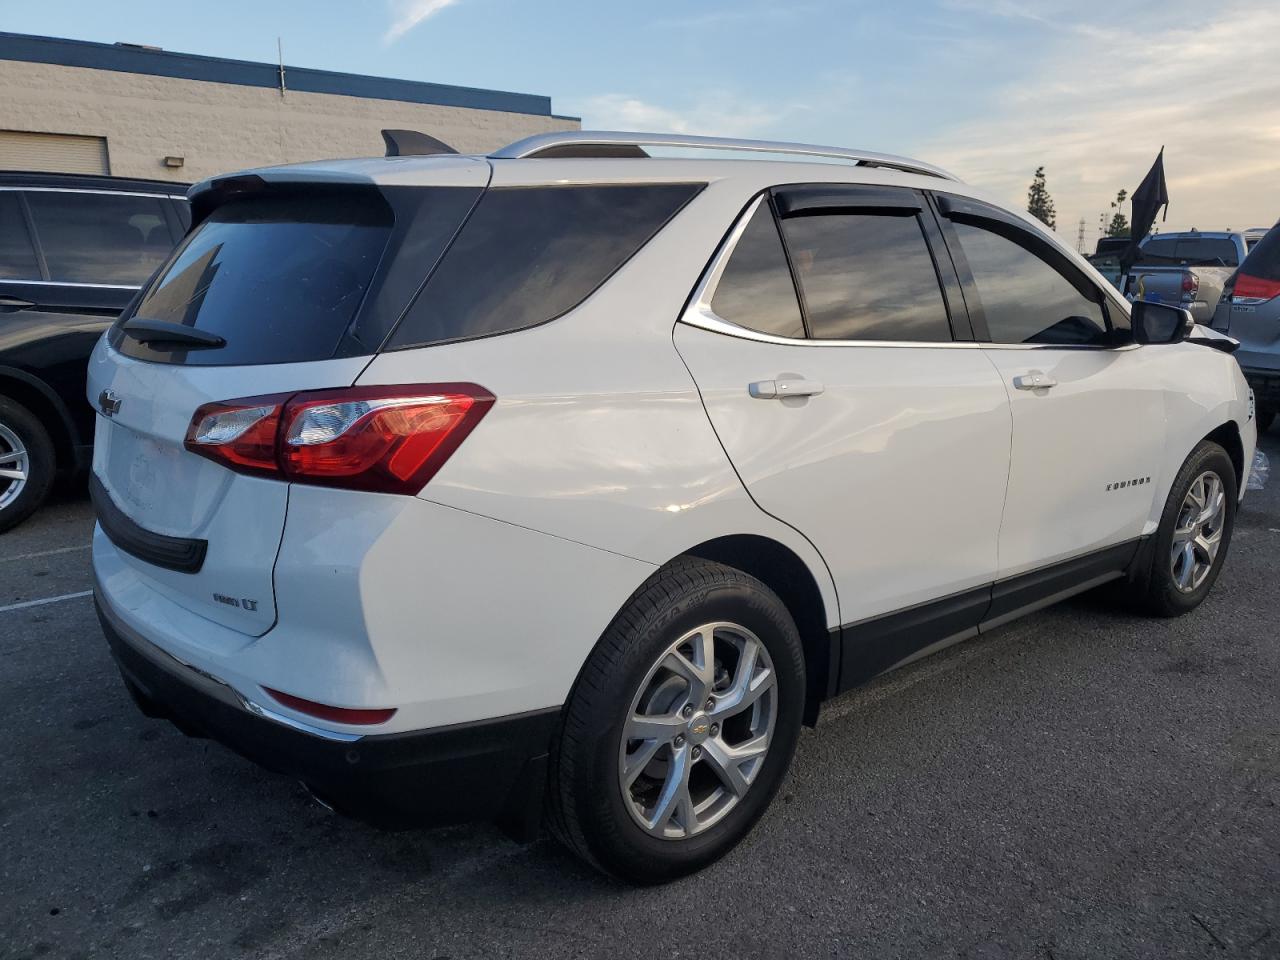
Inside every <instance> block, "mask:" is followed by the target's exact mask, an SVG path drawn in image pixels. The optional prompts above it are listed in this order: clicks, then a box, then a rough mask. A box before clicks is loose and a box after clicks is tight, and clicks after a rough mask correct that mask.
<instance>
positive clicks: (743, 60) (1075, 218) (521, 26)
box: [0, 0, 1280, 249]
mask: <svg viewBox="0 0 1280 960" xmlns="http://www.w3.org/2000/svg"><path fill="white" fill-rule="evenodd" d="M0 29H4V30H8V31H13V32H18V33H36V34H43V35H47V36H61V37H73V38H77V39H83V40H98V41H105V42H114V41H127V42H132V43H147V44H154V45H157V46H161V47H164V48H165V49H167V50H176V51H181V52H186V53H200V54H207V55H211V56H224V57H234V58H238V59H244V60H267V61H274V60H275V58H276V38H277V36H279V37H281V38H282V41H283V47H284V58H285V63H286V65H293V66H302V67H316V68H320V69H328V70H341V71H348V72H352V73H367V74H373V75H378V76H390V77H399V78H405V79H411V80H428V81H433V82H437V83H451V84H459V85H463V86H474V87H487V88H493V89H499V90H514V91H519V92H524V93H538V94H544V95H549V96H550V97H551V98H552V108H553V110H554V112H555V113H558V114H568V115H573V116H581V117H582V120H583V126H584V128H594V129H615V130H616V129H622V130H643V131H651V132H671V131H674V132H684V133H697V134H708V135H725V136H746V137H756V138H766V139H785V140H800V141H806V142H810V143H824V144H834V145H839V146H847V147H860V148H864V149H869V150H877V151H882V152H887V153H900V154H906V155H909V156H914V157H918V158H920V159H922V160H927V161H929V162H931V163H935V164H938V165H940V166H943V167H945V168H947V169H949V170H951V171H952V172H954V173H956V174H957V175H959V176H960V177H961V178H962V179H964V180H966V181H968V182H970V183H973V184H975V185H978V186H980V187H982V188H984V189H986V190H987V191H989V192H990V193H991V194H993V195H994V196H995V197H997V198H998V199H1000V200H1003V201H1004V202H1006V203H1009V204H1016V205H1019V206H1025V204H1026V192H1027V187H1028V186H1029V185H1030V182H1031V178H1032V175H1033V173H1034V171H1035V169H1036V167H1038V166H1041V165H1043V166H1044V167H1045V172H1046V176H1047V181H1048V187H1049V192H1050V194H1051V196H1052V197H1053V200H1054V202H1055V205H1056V208H1057V230H1058V233H1059V235H1060V236H1062V237H1063V239H1064V240H1066V241H1067V242H1068V243H1071V244H1073V245H1074V244H1075V243H1076V240H1077V235H1078V230H1079V223H1080V220H1081V218H1083V219H1084V221H1085V240H1086V246H1087V247H1088V248H1089V249H1091V248H1092V244H1093V241H1094V239H1095V238H1096V237H1097V236H1098V232H1099V231H1098V224H1099V216H1100V214H1102V213H1103V212H1104V211H1105V212H1106V213H1107V214H1108V216H1109V214H1110V210H1109V205H1110V203H1111V201H1112V200H1113V199H1114V198H1115V195H1116V192H1117V191H1118V190H1119V189H1121V188H1125V189H1127V190H1132V189H1133V188H1134V187H1135V186H1136V185H1137V184H1138V182H1139V181H1140V180H1141V179H1142V177H1143V175H1144V174H1145V173H1146V171H1147V169H1148V168H1149V167H1150V165H1151V162H1152V161H1153V160H1154V158H1155V156H1156V153H1157V151H1158V150H1159V149H1160V147H1161V146H1162V145H1163V146H1164V148H1165V170H1166V175H1167V177H1168V183H1169V196H1170V201H1171V202H1170V206H1169V213H1168V220H1167V222H1165V223H1163V224H1160V225H1159V226H1160V229H1162V230H1166V231H1168V230H1176V229H1188V228H1191V227H1198V228H1200V229H1203V230H1211V229H1223V228H1227V227H1234V228H1243V227H1250V226H1262V225H1269V224H1271V223H1274V222H1275V221H1276V220H1277V218H1280V70H1277V63H1280V3H1278V2H1276V0H1217V2H1215V3H1212V4H1206V3H1204V2H1203V0H1197V2H1196V3H1190V2H1185V0H1160V2H1147V0H1142V2H1138V0H1022V2H1019V0H919V2H915V0H897V2H893V0H814V2H807V0H795V2H777V0H772V2H767V0H685V2H683V3H681V2H675V0H648V2H644V3H634V2H632V3H608V2H600V0H562V2H537V0H524V2H521V0H364V2H361V3H352V2H349V0H348V2H341V0H317V2H310V3H303V2H300V0H291V2H285V0H255V2H249V0H220V2H218V3H216V4H213V3H210V2H208V0H205V2H202V3H199V4H197V3H190V2H186V0H167V2H164V3H160V2H154V0H131V2H130V3H128V4H107V3H102V2H101V0H93V2H88V0H64V2H59V0H44V2H42V3H39V4H33V3H29V2H19V0H0ZM1125 207H1126V211H1125V212H1126V214H1127V213H1128V209H1127V207H1128V204H1127V203H1126V204H1125Z"/></svg>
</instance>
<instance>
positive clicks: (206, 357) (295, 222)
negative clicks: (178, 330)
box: [113, 191, 393, 365]
mask: <svg viewBox="0 0 1280 960" xmlns="http://www.w3.org/2000/svg"><path fill="white" fill-rule="evenodd" d="M392 222H393V216H392V213H391V208H390V207H389V206H387V204H386V202H385V201H384V200H382V199H381V197H379V196H377V195H376V194H374V193H372V192H367V191H358V192H356V191H334V192H330V193H316V192H311V193H309V194H308V195H305V196H304V195H301V194H283V195H275V196H265V197H255V198H253V199H243V200H234V201H231V202H228V203H226V204H224V205H223V206H220V207H218V208H217V209H215V210H214V211H213V213H212V214H210V215H209V217H208V218H207V219H206V220H205V221H204V222H202V223H201V224H200V225H199V226H198V227H197V228H196V229H195V231H194V232H192V233H191V234H190V235H189V236H188V238H187V240H186V242H185V243H184V244H183V246H182V247H181V248H180V249H179V252H178V254H177V255H176V256H175V257H174V259H173V260H172V262H171V263H170V264H169V265H168V267H167V268H166V270H165V272H164V274H163V275H162V276H160V277H159V278H158V279H157V281H156V282H155V283H154V284H152V285H151V288H150V289H149V290H148V291H147V293H146V296H145V297H143V299H142V302H141V303H139V304H138V308H137V310H136V311H135V314H134V315H135V316H138V317H145V318H147V319H151V320H168V321H172V322H174V323H181V324H184V325H186V326H189V327H198V328H199V329H200V330H203V331H205V332H207V333H213V334H217V335H218V336H220V337H222V338H224V339H225V340H226V345H225V346H223V347H221V348H218V349H215V350H190V351H179V352H178V353H176V354H173V355H161V356H157V355H156V352H155V351H153V350H152V349H151V348H150V347H147V346H145V345H142V344H139V343H137V342H136V341H135V340H133V339H131V338H130V337H127V336H119V337H117V338H115V339H114V340H113V343H114V344H115V345H116V347H117V348H118V349H120V350H121V351H122V352H124V353H125V354H128V355H130V356H137V357H141V358H143V359H152V360H155V359H166V360H170V361H176V362H179V363H185V364H189V365H192V364H198V365H214V364H218V365H222V364H249V363H289V362H295V361H301V360H322V359H327V358H329V357H332V356H333V355H334V354H335V352H336V351H337V348H338V344H339V343H340V342H341V340H342V338H343V335H344V334H345V333H346V331H347V328H348V327H349V326H350V324H351V322H352V319H353V318H354V316H355V314H356V311H357V309H359V307H360V304H361V301H362V300H363V298H364V294H365V291H366V290H367V289H368V287H369V283H370V281H371V279H372V278H373V275H374V271H375V270H376V269H377V267H378V263H379V260H380V259H381V257H382V251H383V249H384V248H385V247H386V245H387V239H388V237H389V235H390V232H391V226H392Z"/></svg>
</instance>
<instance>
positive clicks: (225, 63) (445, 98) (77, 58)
mask: <svg viewBox="0 0 1280 960" xmlns="http://www.w3.org/2000/svg"><path fill="white" fill-rule="evenodd" d="M0 60H17V61H21V62H25V63H47V64H54V65H57V66H64V67H84V68H86V69H90V70H111V71H113V72H116V73H137V74H142V75H144V76H153V77H169V78H172V79H177V80H203V81H206V82H210V83H230V84H237V85H239V86H246V87H270V88H273V89H274V88H278V87H279V86H280V66H279V64H275V63H259V62H256V61H252V60H229V59H226V58H224V57H207V56H203V55H201V54H195V53H176V52H172V51H168V50H158V49H155V50H153V49H150V48H147V47H142V46H134V45H131V44H116V43H98V42H96V41H93V40H68V39H64V38H61V37H42V36H37V35H34V34H25V33H6V32H4V31H0ZM284 81H285V88H286V89H287V90H295V91H298V92H300V93H327V94H333V95H336V96H346V97H361V98H365V99H370V100H398V101H402V102H404V103H423V104H430V105H433V106H441V107H461V108H465V109H471V110H497V111H501V112H503V113H523V114H530V115H533V116H540V117H551V118H553V119H565V120H570V119H575V118H572V117H558V116H556V115H555V114H553V113H552V112H551V98H550V97H545V96H540V95H538V94H532V93H511V92H508V91H504V90H485V89H482V88H479V87H457V86H451V85H449V84H443V83H429V82H426V81H422V80H396V79H393V78H391V77H371V76H366V75H363V74H357V73H339V72H336V71H332V70H315V69H312V68H310V67H291V66H289V65H288V64H287V63H286V64H285V65H284Z"/></svg>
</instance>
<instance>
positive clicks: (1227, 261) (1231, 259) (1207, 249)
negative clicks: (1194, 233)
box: [1138, 237, 1240, 267]
mask: <svg viewBox="0 0 1280 960" xmlns="http://www.w3.org/2000/svg"><path fill="white" fill-rule="evenodd" d="M1239 259H1240V253H1239V251H1238V250H1237V249H1236V244H1235V241H1234V240H1228V239H1227V238H1226V237H1152V238H1151V239H1150V240H1148V241H1147V242H1146V243H1144V244H1143V245H1142V248H1141V252H1140V253H1139V255H1138V266H1143V267H1162V266H1170V267H1176V266H1179V265H1181V264H1184V263H1185V264H1186V265H1187V266H1189V267H1234V266H1236V264H1237V263H1238V262H1239Z"/></svg>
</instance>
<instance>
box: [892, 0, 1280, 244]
mask: <svg viewBox="0 0 1280 960" xmlns="http://www.w3.org/2000/svg"><path fill="white" fill-rule="evenodd" d="M947 5H948V6H949V7H950V8H952V9H954V10H957V11H959V10H964V11H965V14H966V17H967V18H969V19H970V20H972V18H974V17H978V18H979V21H978V23H977V27H978V29H980V30H981V29H988V30H989V29H990V26H991V23H990V21H989V20H988V21H986V23H983V22H982V21H981V19H980V18H981V15H982V14H985V15H986V16H988V17H996V18H1001V19H1005V20H1008V21H1012V22H1015V23H1016V24H1017V26H1018V29H1027V30H1032V31H1035V32H1036V34H1037V36H1036V38H1035V44H1034V48H1035V49H1034V57H1033V58H1028V60H1027V61H1026V67H1025V69H1022V70H1019V76H1018V77H1017V79H1016V80H1015V81H1014V82H1012V83H1010V84H1009V85H1007V86H1006V87H1004V88H1002V89H1001V90H999V91H998V93H997V95H996V98H995V101H994V103H993V104H991V105H990V106H989V107H988V108H987V109H985V111H984V114H985V115H982V116H978V117H977V118H975V119H970V120H966V121H962V122H960V123H956V124H952V125H949V126H948V127H945V128H942V129H940V130H938V131H937V132H936V133H935V134H934V135H932V136H930V137H929V138H928V139H927V140H925V141H923V142H921V143H919V144H918V145H917V152H918V153H919V154H920V155H922V156H925V157H927V158H928V159H930V160H933V161H935V162H937V163H939V164H941V165H943V166H945V167H948V168H949V169H952V170H954V171H955V172H956V173H957V174H959V175H960V176H962V177H964V178H965V179H967V180H969V181H970V182H972V183H974V184H976V185H979V186H982V187H985V188H987V189H988V190H989V191H990V192H991V193H993V194H994V195H996V196H997V197H999V198H1000V199H1002V200H1004V201H1005V202H1008V203H1016V204H1018V205H1019V206H1021V205H1023V204H1025V201H1026V191H1027V186H1028V185H1029V184H1030V182H1031V175H1032V172H1033V171H1034V170H1035V168H1036V167H1037V166H1039V165H1040V164H1044V165H1045V167H1046V172H1047V174H1048V183H1049V190H1050V193H1051V194H1052V195H1053V198H1054V202H1055V204H1056V205H1057V209H1058V230H1059V233H1061V234H1062V235H1063V236H1064V237H1067V238H1068V239H1069V240H1070V241H1074V240H1075V237H1076V231H1077V228H1078V223H1079V220H1080V218H1081V217H1083V218H1084V220H1085V227H1086V242H1087V243H1090V245H1091V241H1092V239H1093V237H1094V236H1096V234H1097V224H1098V214H1099V213H1100V212H1101V211H1102V210H1103V209H1104V208H1106V207H1107V205H1108V203H1109V202H1110V201H1111V200H1112V199H1113V198H1114V196H1115V193H1116V191H1117V190H1118V189H1120V188H1121V187H1123V188H1125V189H1127V190H1129V191H1132V190H1133V188H1134V187H1135V186H1136V185H1137V184H1138V181H1139V180H1140V179H1141V178H1142V176H1143V175H1144V174H1145V173H1146V171H1147V169H1148V167H1149V166H1150V165H1151V161H1152V160H1153V159H1154V158H1155V155H1156V152H1157V151H1158V150H1159V149H1160V147H1161V145H1164V146H1165V172H1166V176H1167V178H1168V182H1169V196H1170V201H1171V202H1170V205H1169V220H1168V223H1167V224H1166V225H1162V227H1161V229H1164V230H1171V229H1186V228H1188V227H1191V226H1196V227H1200V228H1201V229H1206V230H1207V229H1215V228H1216V229H1221V228H1223V227H1227V226H1230V227H1236V228H1240V227H1247V226H1256V225H1265V224H1270V223H1272V222H1274V221H1275V220H1276V218H1277V217H1278V216H1280V75H1276V74H1275V72H1274V71H1272V70H1270V69H1266V68H1263V66H1262V65H1264V64H1270V63H1271V62H1273V58H1274V37H1275V36H1277V35H1278V34H1280V8H1275V7H1263V6H1261V5H1254V4H1236V5H1232V4H1230V3H1228V4H1224V5H1223V6H1222V7H1219V8H1216V9H1215V13H1214V17H1213V18H1211V19H1210V20H1207V21H1206V20H1204V19H1203V18H1195V17H1192V18H1187V17H1183V16H1181V15H1180V14H1179V13H1178V12H1177V11H1174V10H1170V11H1169V12H1167V13H1165V14H1161V15H1160V16H1151V17H1144V18H1143V20H1142V29H1141V31H1140V36H1139V35H1135V33H1134V31H1133V30H1129V29H1120V30H1117V31H1115V32H1105V31H1100V30H1097V29H1096V28H1092V27H1082V26H1079V24H1080V23H1081V21H1089V22H1092V23H1095V24H1096V23H1099V22H1102V19H1103V17H1104V14H1103V13H1102V12H1100V11H1101V8H1098V10H1097V11H1083V10H1080V9H1078V8H1077V7H1075V6H1072V7H1067V6H1065V5H1059V4H1054V3H1051V2H1047V0H1046V2H1041V3H1037V4H1033V5H1031V6H1025V5H1016V6H1015V5H1012V4H1008V3H997V4H994V5H991V6H986V5H983V7H982V8H981V11H980V9H979V7H978V6H977V5H976V4H974V3H971V2H970V0H948V2H947ZM1006 40H1007V42H1009V43H1010V44H1011V45H1012V44H1013V43H1014V42H1015V41H1013V40H1009V39H1008V38H1006ZM1011 52H1014V53H1015V54H1016V51H1011ZM1126 206H1127V205H1126ZM1125 213H1126V214H1128V210H1127V209H1126V211H1125Z"/></svg>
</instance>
